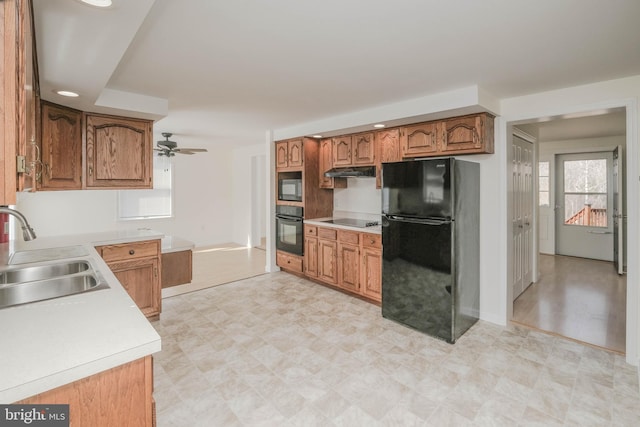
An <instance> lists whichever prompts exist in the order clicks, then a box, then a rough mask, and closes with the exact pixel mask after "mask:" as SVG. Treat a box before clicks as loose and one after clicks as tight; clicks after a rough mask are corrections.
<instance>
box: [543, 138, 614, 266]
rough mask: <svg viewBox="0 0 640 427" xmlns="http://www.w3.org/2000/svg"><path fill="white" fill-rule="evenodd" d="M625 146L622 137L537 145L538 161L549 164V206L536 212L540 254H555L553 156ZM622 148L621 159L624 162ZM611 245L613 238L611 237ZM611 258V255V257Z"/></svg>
mask: <svg viewBox="0 0 640 427" xmlns="http://www.w3.org/2000/svg"><path fill="white" fill-rule="evenodd" d="M625 144H626V140H625V137H624V136H616V137H608V138H584V139H572V140H564V141H546V142H540V143H538V160H539V161H541V162H549V206H540V207H539V212H538V221H539V226H540V228H539V242H540V246H539V250H540V252H542V253H546V254H554V253H555V215H554V209H553V206H554V205H555V183H556V180H555V156H556V154H564V153H586V152H593V151H613V150H614V149H615V148H616V147H617V146H619V145H620V146H622V147H624V145H625ZM625 158H626V156H625V150H624V148H623V150H622V153H621V159H622V162H623V163H624V161H625ZM611 242H612V243H611V244H612V245H613V237H611ZM612 256H613V255H612Z"/></svg>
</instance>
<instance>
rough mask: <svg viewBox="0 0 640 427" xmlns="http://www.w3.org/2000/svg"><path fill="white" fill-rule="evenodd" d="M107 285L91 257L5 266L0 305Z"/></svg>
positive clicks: (0, 274) (0, 275) (1, 275)
mask: <svg viewBox="0 0 640 427" xmlns="http://www.w3.org/2000/svg"><path fill="white" fill-rule="evenodd" d="M108 288H109V285H108V284H107V282H106V281H105V280H104V278H103V277H102V275H101V274H100V272H98V271H97V270H95V269H94V268H93V266H92V264H91V262H90V261H89V260H65V261H63V262H53V263H52V262H49V263H37V264H29V265H22V266H20V267H8V268H2V269H0V309H1V308H6V307H11V306H14V305H19V304H27V303H31V302H36V301H42V300H47V299H52V298H60V297H65V296H69V295H75V294H79V293H83V292H89V291H95V290H99V289H108Z"/></svg>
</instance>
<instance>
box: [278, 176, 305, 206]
mask: <svg viewBox="0 0 640 427" xmlns="http://www.w3.org/2000/svg"><path fill="white" fill-rule="evenodd" d="M278 200H285V201H288V202H301V201H302V178H280V179H278Z"/></svg>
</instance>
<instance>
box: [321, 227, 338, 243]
mask: <svg viewBox="0 0 640 427" xmlns="http://www.w3.org/2000/svg"><path fill="white" fill-rule="evenodd" d="M336 236H337V232H336V230H335V229H334V228H324V227H319V228H318V237H319V238H320V239H328V240H336Z"/></svg>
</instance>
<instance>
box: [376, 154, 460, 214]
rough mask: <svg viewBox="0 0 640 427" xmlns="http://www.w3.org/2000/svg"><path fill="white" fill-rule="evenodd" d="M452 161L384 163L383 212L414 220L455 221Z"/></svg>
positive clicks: (449, 159)
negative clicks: (436, 219)
mask: <svg viewBox="0 0 640 427" xmlns="http://www.w3.org/2000/svg"><path fill="white" fill-rule="evenodd" d="M453 162H454V160H453V159H451V158H444V159H429V160H416V161H410V162H398V163H385V164H384V165H383V166H382V177H383V178H382V213H384V214H388V215H397V216H404V217H415V218H449V219H451V218H453V206H452V197H453V194H452V191H451V190H452V187H451V185H452V181H451V179H452V165H453Z"/></svg>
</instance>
